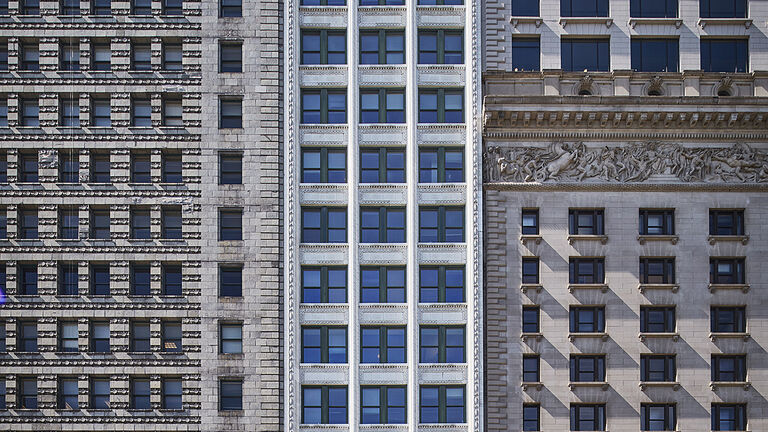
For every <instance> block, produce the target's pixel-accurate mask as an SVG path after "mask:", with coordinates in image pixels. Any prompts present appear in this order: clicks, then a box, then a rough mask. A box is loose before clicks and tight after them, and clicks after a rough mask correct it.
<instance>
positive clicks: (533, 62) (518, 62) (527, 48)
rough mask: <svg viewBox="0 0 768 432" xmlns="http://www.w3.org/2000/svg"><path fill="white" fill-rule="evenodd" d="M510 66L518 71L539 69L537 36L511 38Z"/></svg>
mask: <svg viewBox="0 0 768 432" xmlns="http://www.w3.org/2000/svg"><path fill="white" fill-rule="evenodd" d="M512 67H513V68H514V69H515V70H520V71H538V70H540V69H541V66H540V51H539V39H538V38H513V39H512Z"/></svg>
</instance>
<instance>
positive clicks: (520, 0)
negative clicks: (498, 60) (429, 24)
mask: <svg viewBox="0 0 768 432" xmlns="http://www.w3.org/2000/svg"><path fill="white" fill-rule="evenodd" d="M512 16H514V17H518V16H520V17H522V16H532V17H537V16H539V0H512ZM536 430H538V429H536Z"/></svg>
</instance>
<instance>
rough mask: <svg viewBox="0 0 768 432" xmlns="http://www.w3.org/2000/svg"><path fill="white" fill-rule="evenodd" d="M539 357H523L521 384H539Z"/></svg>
mask: <svg viewBox="0 0 768 432" xmlns="http://www.w3.org/2000/svg"><path fill="white" fill-rule="evenodd" d="M539 360H540V358H539V355H538V354H526V355H523V382H529V383H534V382H539V381H541V378H540V377H539Z"/></svg>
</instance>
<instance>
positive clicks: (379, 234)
mask: <svg viewBox="0 0 768 432" xmlns="http://www.w3.org/2000/svg"><path fill="white" fill-rule="evenodd" d="M360 242H361V243H405V208H402V207H396V208H393V207H361V208H360Z"/></svg>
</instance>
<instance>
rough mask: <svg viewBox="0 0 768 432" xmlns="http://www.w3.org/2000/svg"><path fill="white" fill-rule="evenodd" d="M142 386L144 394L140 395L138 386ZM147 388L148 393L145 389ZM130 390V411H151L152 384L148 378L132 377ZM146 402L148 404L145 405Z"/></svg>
mask: <svg viewBox="0 0 768 432" xmlns="http://www.w3.org/2000/svg"><path fill="white" fill-rule="evenodd" d="M139 384H141V387H142V392H141V393H139V389H137V386H138V385H139ZM144 387H146V392H144V391H143V390H144V389H143V388H144ZM129 390H130V398H129V402H130V405H129V407H130V409H132V410H151V409H152V402H151V394H152V382H151V380H150V379H149V378H148V377H146V378H145V377H131V378H130V381H129ZM145 401H146V403H145Z"/></svg>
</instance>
